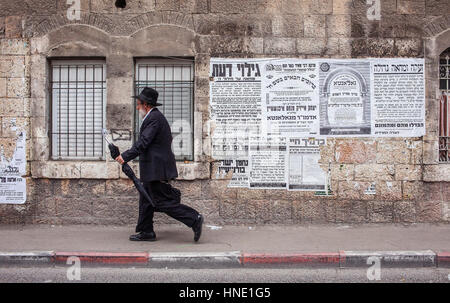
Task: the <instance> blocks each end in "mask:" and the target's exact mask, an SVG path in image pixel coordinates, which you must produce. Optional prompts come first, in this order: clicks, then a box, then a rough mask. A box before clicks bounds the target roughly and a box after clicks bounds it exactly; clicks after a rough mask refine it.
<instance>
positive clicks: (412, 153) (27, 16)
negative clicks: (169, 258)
mask: <svg viewBox="0 0 450 303" xmlns="http://www.w3.org/2000/svg"><path fill="white" fill-rule="evenodd" d="M80 3H81V13H80V19H79V20H73V21H71V20H69V19H68V18H67V9H68V7H69V5H67V4H66V1H65V0H36V1H31V0H26V1H9V0H0V8H1V9H0V101H1V103H0V116H1V133H0V144H1V146H3V148H4V150H5V152H8V147H11V146H14V144H15V135H14V132H12V131H11V126H12V125H11V123H12V122H11V119H14V118H15V119H16V120H15V123H16V125H17V126H18V127H19V128H21V129H24V130H26V132H27V138H28V139H27V159H28V163H27V175H26V180H27V194H28V198H27V202H26V203H25V204H23V205H0V223H52V224H70V223H92V224H134V223H135V222H136V219H137V204H138V194H137V192H136V190H135V189H134V188H133V185H132V183H131V181H129V180H128V179H127V178H126V176H124V174H123V173H122V172H121V171H120V167H119V165H118V164H117V163H116V162H114V161H113V160H112V159H111V158H110V157H109V155H108V156H107V161H52V160H50V150H49V146H50V141H49V123H50V117H49V104H50V98H49V95H48V87H49V86H48V85H49V82H48V81H49V79H48V72H47V70H48V59H49V58H55V57H85V56H95V57H104V58H105V60H106V65H107V119H106V121H107V122H106V123H107V128H116V129H124V130H129V131H133V125H134V121H133V119H134V118H133V110H134V106H133V104H132V102H131V99H130V96H131V95H132V94H133V74H134V61H133V58H135V57H145V56H147V57H148V56H185V57H193V58H194V59H195V77H196V80H195V92H194V96H195V101H194V110H195V117H194V120H195V125H194V127H193V128H194V140H195V142H194V153H195V158H194V161H192V162H189V163H183V162H179V163H177V165H178V169H179V174H180V177H179V180H177V181H176V182H175V186H176V187H179V188H180V189H181V190H182V193H183V196H182V199H183V200H182V201H183V203H186V204H188V205H192V206H194V207H196V208H197V209H199V210H200V211H201V212H203V213H205V214H206V222H207V223H211V224H224V223H228V224H241V223H242V224H250V223H252V224H255V223H279V224H298V223H301V224H302V223H371V222H373V223H388V222H401V223H413V222H449V221H450V201H449V200H450V199H449V197H450V189H449V187H450V186H449V183H450V164H439V163H438V152H437V151H438V147H437V141H438V134H437V127H438V125H437V119H438V110H439V108H438V106H437V104H438V103H437V102H438V99H437V94H438V86H437V83H438V81H437V79H438V78H437V77H438V61H437V60H438V56H439V54H440V53H441V52H442V51H443V50H445V49H446V48H448V47H449V46H450V30H449V28H450V17H449V16H448V14H445V12H447V11H448V1H446V0H433V1H430V0H381V15H380V17H381V18H380V20H368V17H367V10H368V5H367V4H366V1H365V0H353V1H351V0H277V1H275V0H240V1H235V0H230V1H223V0H170V1H167V0H152V1H145V0H140V1H136V0H128V1H127V6H126V8H124V9H119V8H116V7H115V6H114V4H113V3H114V1H107V0H80ZM211 57H297V58H366V57H389V58H390V57H420V58H425V60H426V66H427V70H426V98H427V99H426V115H427V134H426V135H425V136H424V137H420V138H392V139H385V138H377V139H376V138H373V139H371V138H361V139H350V138H348V139H343V138H339V139H329V140H327V145H326V146H325V147H323V148H322V150H321V158H322V159H321V163H322V164H323V165H324V167H325V166H326V167H328V164H329V163H331V178H332V179H331V186H332V190H333V194H332V196H331V197H317V196H314V193H312V192H288V191H286V190H250V189H232V188H227V184H228V180H227V179H226V178H225V179H216V174H215V168H216V164H215V163H214V162H213V161H212V160H211V159H210V158H209V157H208V156H207V155H206V154H205V152H204V150H203V146H204V144H205V142H207V140H208V138H209V135H210V134H209V130H208V128H207V127H206V124H207V121H208V120H209V106H208V104H209V79H208V76H209V74H208V72H209V59H210V58H211ZM118 112H120V115H119V114H118ZM131 144H132V141H120V144H119V147H120V148H121V150H124V149H126V148H128V147H129V146H131ZM132 165H133V167H134V169H135V170H136V171H138V170H137V163H133V164H132ZM371 184H375V188H376V194H375V195H369V194H366V193H365V190H366V189H367V188H368V187H369V186H370V185H371ZM156 221H157V222H171V223H174V221H173V220H172V219H170V218H168V217H167V216H165V215H161V214H157V216H156Z"/></svg>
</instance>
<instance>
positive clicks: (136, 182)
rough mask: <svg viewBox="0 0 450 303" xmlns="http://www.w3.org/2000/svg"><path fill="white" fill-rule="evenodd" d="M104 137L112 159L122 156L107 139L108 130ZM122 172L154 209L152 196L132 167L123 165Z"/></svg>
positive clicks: (104, 132)
mask: <svg viewBox="0 0 450 303" xmlns="http://www.w3.org/2000/svg"><path fill="white" fill-rule="evenodd" d="M103 135H104V137H105V140H106V142H107V143H108V148H109V151H110V153H111V157H112V158H113V159H115V158H117V157H118V156H119V155H120V151H119V148H118V147H117V146H116V145H114V144H112V143H111V142H109V141H108V139H106V130H103ZM122 171H123V172H124V174H125V175H127V177H128V178H130V179H131V180H132V181H133V183H134V186H135V187H136V189H137V190H138V191H139V193H141V194H142V196H143V197H144V199H145V200H147V201H148V202H149V203H150V204H151V205H152V206H153V207H155V203H153V201H152V199H151V198H150V195H149V194H148V193H147V191H146V190H145V188H144V185H143V184H142V182H141V181H140V180H139V179H138V178H137V177H136V175H135V173H134V171H133V170H132V169H131V167H130V166H129V165H128V163H124V164H122Z"/></svg>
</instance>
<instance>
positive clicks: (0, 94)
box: [0, 78, 6, 98]
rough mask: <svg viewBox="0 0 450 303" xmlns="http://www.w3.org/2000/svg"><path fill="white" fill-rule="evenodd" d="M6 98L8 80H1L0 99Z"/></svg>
mask: <svg viewBox="0 0 450 303" xmlns="http://www.w3.org/2000/svg"><path fill="white" fill-rule="evenodd" d="M3 97H6V78H0V98H3Z"/></svg>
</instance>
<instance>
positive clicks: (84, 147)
mask: <svg viewBox="0 0 450 303" xmlns="http://www.w3.org/2000/svg"><path fill="white" fill-rule="evenodd" d="M51 96H52V107H51V109H52V124H51V125H52V130H51V136H52V159H54V160H68V159H74V158H75V159H85V160H99V159H101V160H104V159H105V158H104V149H105V148H104V142H103V141H104V140H103V138H102V128H104V127H105V112H106V66H105V61H104V60H95V61H94V60H83V61H81V60H53V61H52V62H51Z"/></svg>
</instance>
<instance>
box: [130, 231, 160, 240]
mask: <svg viewBox="0 0 450 303" xmlns="http://www.w3.org/2000/svg"><path fill="white" fill-rule="evenodd" d="M130 241H156V234H155V232H153V231H151V232H145V231H141V232H140V233H138V234H135V235H131V236H130Z"/></svg>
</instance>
